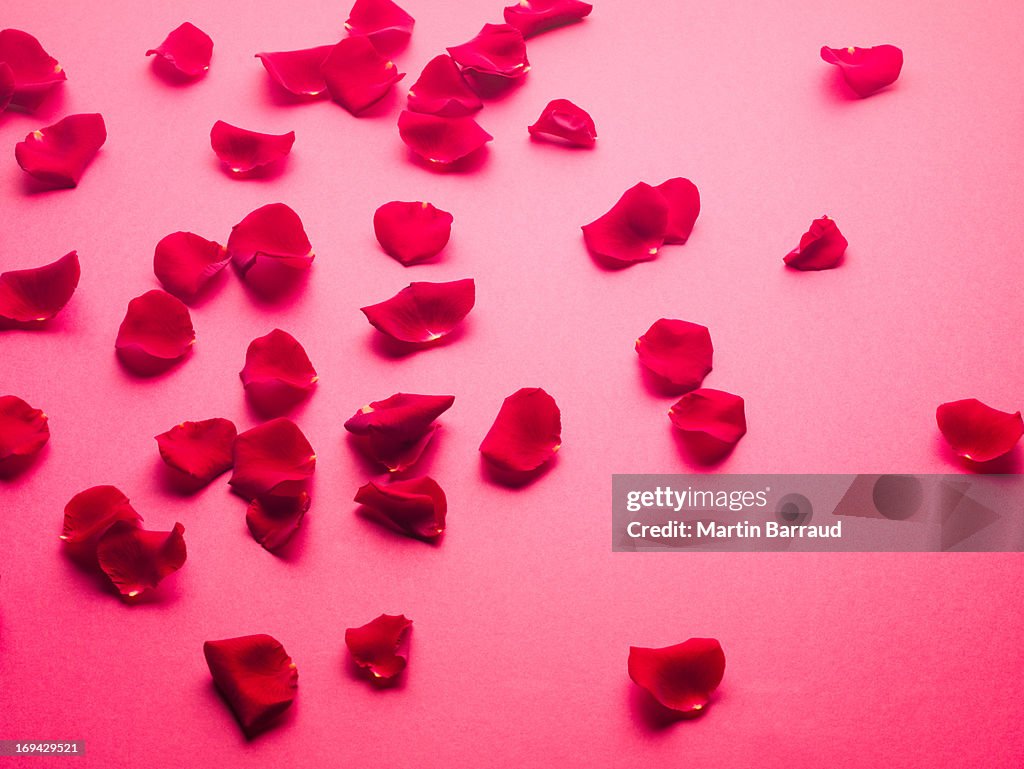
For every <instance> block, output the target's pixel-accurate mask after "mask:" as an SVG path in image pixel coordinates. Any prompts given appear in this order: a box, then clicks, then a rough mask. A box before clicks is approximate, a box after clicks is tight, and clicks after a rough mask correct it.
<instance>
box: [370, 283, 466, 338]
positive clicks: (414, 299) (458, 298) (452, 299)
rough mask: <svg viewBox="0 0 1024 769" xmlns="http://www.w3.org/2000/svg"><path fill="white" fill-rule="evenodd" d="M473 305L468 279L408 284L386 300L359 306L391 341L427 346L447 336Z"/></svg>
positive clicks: (372, 323)
mask: <svg viewBox="0 0 1024 769" xmlns="http://www.w3.org/2000/svg"><path fill="white" fill-rule="evenodd" d="M475 302H476V284H475V283H474V282H473V279H472V278H466V279H465V280H455V281H452V282H450V283H427V282H422V283H410V284H409V285H408V286H406V287H405V288H403V289H402V290H401V291H399V292H398V293H397V294H395V295H394V296H393V297H391V298H390V299H387V300H385V301H383V302H381V303H379V304H374V305H370V306H368V307H363V308H362V312H363V314H364V315H365V316H366V319H367V320H368V321H370V324H371V325H372V326H373V327H374V328H376V329H377V330H378V331H380V332H381V333H382V334H387V335H388V336H390V337H391V338H392V339H396V340H398V341H400V342H407V343H410V344H429V343H432V342H436V341H438V340H439V339H441V338H442V337H444V336H447V335H448V334H450V333H451V332H452V331H453V330H454V329H455V327H456V326H458V325H459V323H461V322H462V319H463V318H465V317H466V316H467V315H468V314H469V311H470V310H472V309H473V304H474V303H475Z"/></svg>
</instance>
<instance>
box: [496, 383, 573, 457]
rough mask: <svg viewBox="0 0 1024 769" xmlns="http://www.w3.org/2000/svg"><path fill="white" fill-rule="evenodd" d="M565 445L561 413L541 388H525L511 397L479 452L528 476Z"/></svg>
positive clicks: (501, 410) (553, 400)
mask: <svg viewBox="0 0 1024 769" xmlns="http://www.w3.org/2000/svg"><path fill="white" fill-rule="evenodd" d="M561 446H562V412H561V411H559V409H558V404H557V403H555V399H554V398H552V397H551V396H550V395H548V394H547V393H546V392H544V390H542V389H541V388H539V387H524V388H523V389H521V390H517V391H516V392H514V393H512V395H510V396H508V397H507V398H506V399H505V401H504V403H502V404H501V408H500V409H499V410H498V416H497V417H496V418H495V420H494V424H493V425H491V429H490V430H489V431H488V432H487V435H486V436H484V440H483V442H482V443H481V444H480V453H481V454H483V455H484V457H486V458H487V460H488V461H489V462H491V463H492V464H493V465H495V466H497V467H498V468H500V469H502V470H509V471H512V472H516V473H527V472H531V471H533V470H536V469H537V468H539V467H540V466H541V465H543V464H544V463H545V462H547V461H548V460H550V459H551V458H552V457H553V456H554V455H555V452H556V451H558V449H559V448H561Z"/></svg>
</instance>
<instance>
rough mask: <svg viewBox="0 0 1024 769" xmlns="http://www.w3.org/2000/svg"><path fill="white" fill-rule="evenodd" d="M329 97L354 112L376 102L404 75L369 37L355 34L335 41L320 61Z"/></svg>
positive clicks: (359, 111) (357, 112) (363, 109)
mask: <svg viewBox="0 0 1024 769" xmlns="http://www.w3.org/2000/svg"><path fill="white" fill-rule="evenodd" d="M320 71H321V72H322V73H323V76H324V81H325V82H326V83H327V90H328V91H329V92H330V94H331V98H332V99H334V101H336V102H338V104H340V105H341V106H342V107H344V108H345V109H347V110H348V111H349V112H351V113H352V114H353V115H358V114H359V113H361V112H364V111H366V110H367V109H368V108H370V107H371V106H373V105H374V104H376V103H377V102H378V101H380V100H381V99H383V98H384V96H385V95H387V93H388V91H390V90H391V88H392V87H393V86H394V85H395V83H397V82H398V81H399V80H401V79H402V78H403V77H405V73H404V72H399V71H398V67H396V66H395V63H394V62H393V61H391V60H390V59H388V58H387V57H386V56H382V55H381V53H380V52H379V51H378V50H377V49H376V48H374V47H373V43H371V42H370V40H369V38H367V37H363V36H362V35H357V36H356V37H346V38H345V39H344V40H342V41H341V42H340V43H338V44H337V45H336V46H334V48H332V49H331V52H330V53H328V54H327V58H325V59H324V60H323V63H322V64H321V65H320Z"/></svg>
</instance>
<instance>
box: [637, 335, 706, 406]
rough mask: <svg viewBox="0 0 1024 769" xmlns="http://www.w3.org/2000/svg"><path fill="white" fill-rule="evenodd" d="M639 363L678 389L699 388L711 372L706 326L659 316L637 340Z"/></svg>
mask: <svg viewBox="0 0 1024 769" xmlns="http://www.w3.org/2000/svg"><path fill="white" fill-rule="evenodd" d="M636 354H637V355H639V356H640V363H642V364H643V365H644V366H645V367H646V368H648V369H650V370H651V371H653V372H654V373H655V374H657V375H658V376H659V377H661V378H662V379H664V380H665V381H666V382H669V383H671V384H673V385H675V386H676V387H678V388H680V391H685V390H693V389H695V388H697V387H700V384H701V382H703V381H704V377H706V376H707V375H708V374H709V373H710V372H711V358H712V355H713V354H714V347H713V346H712V344H711V333H710V332H709V331H708V329H707V327H706V326H701V325H699V324H697V323H690V322H689V321H685V320H675V319H672V318H661V319H660V320H657V321H655V322H654V324H653V325H652V326H651V327H650V328H649V329H647V333H646V334H644V335H643V336H641V337H640V338H639V339H637V340H636Z"/></svg>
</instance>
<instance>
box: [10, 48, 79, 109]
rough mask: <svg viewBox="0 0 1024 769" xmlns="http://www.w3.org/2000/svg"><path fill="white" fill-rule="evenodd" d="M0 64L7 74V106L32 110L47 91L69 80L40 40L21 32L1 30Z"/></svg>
mask: <svg viewBox="0 0 1024 769" xmlns="http://www.w3.org/2000/svg"><path fill="white" fill-rule="evenodd" d="M0 62H3V63H4V64H6V65H7V69H8V70H9V71H10V77H9V82H11V83H12V84H13V86H12V87H11V88H10V91H11V94H10V97H11V98H10V104H12V105H14V106H16V107H21V108H23V109H29V110H31V109H35V108H36V107H38V106H39V104H40V102H41V101H42V100H43V97H44V96H45V95H46V92H47V91H49V90H50V89H51V88H53V87H54V86H55V85H57V83H60V82H62V81H64V80H67V79H68V76H67V74H66V73H65V72H64V69H63V68H62V67H61V66H60V64H58V63H57V60H56V59H54V58H53V57H52V56H50V54H48V53H47V52H46V51H44V50H43V47H42V46H41V45H40V44H39V41H38V40H36V39H35V38H34V37H32V35H30V34H28V33H27V32H22V31H21V30H20V29H4V30H0Z"/></svg>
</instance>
